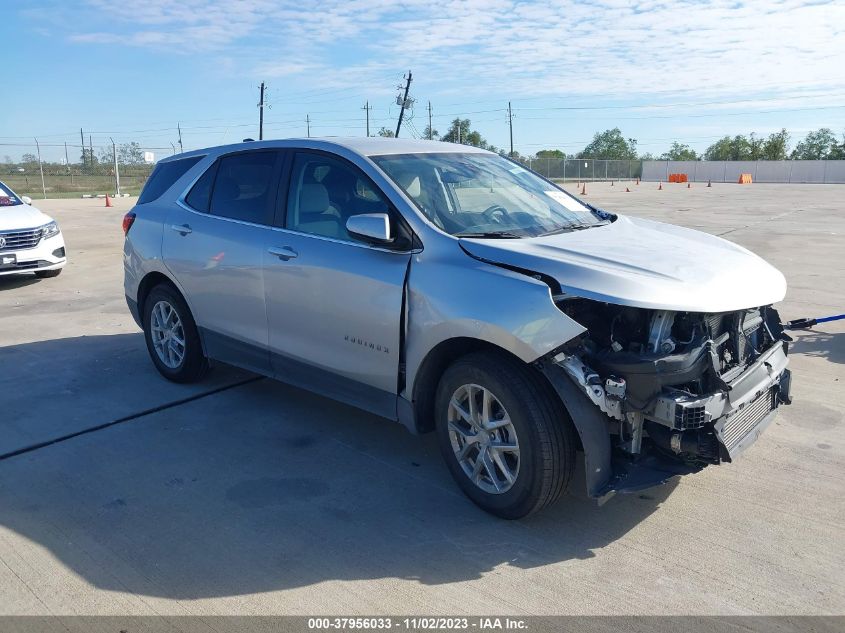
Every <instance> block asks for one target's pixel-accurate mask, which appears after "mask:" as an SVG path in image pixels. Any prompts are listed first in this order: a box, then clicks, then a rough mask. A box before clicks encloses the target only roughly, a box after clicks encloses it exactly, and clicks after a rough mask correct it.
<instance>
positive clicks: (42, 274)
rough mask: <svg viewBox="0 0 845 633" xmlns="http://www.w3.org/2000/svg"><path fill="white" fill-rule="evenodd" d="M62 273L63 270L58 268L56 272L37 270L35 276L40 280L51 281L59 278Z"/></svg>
mask: <svg viewBox="0 0 845 633" xmlns="http://www.w3.org/2000/svg"><path fill="white" fill-rule="evenodd" d="M61 272H62V269H61V268H56V269H55V270H36V271H35V276H36V277H38V278H39V279H50V278H52V277H58V276H59V273H61Z"/></svg>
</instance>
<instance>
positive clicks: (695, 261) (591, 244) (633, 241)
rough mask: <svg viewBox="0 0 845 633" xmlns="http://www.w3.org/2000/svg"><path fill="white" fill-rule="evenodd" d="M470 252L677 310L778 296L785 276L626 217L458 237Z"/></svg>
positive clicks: (568, 287) (614, 298) (716, 244)
mask: <svg viewBox="0 0 845 633" xmlns="http://www.w3.org/2000/svg"><path fill="white" fill-rule="evenodd" d="M460 242H461V246H462V247H463V249H464V250H465V251H466V252H467V253H469V254H470V255H471V256H473V257H476V258H478V259H482V260H484V261H487V262H491V263H494V264H500V265H504V266H507V267H511V268H517V269H522V270H526V271H530V272H534V273H542V274H545V275H549V276H550V277H553V278H554V279H555V280H556V281H557V282H558V283H559V284H560V286H561V288H562V290H563V291H564V292H565V293H567V294H572V295H576V296H579V297H585V298H589V299H596V300H599V301H606V302H608V303H614V304H618V305H627V306H635V307H639V308H650V309H655V310H675V311H679V312H729V311H734V310H742V309H744V308H751V307H757V306H762V305H768V304H771V303H775V302H777V301H780V300H781V299H783V297H784V295H785V294H786V280H785V279H784V277H783V275H782V274H781V273H780V271H778V270H777V269H776V268H774V267H773V266H771V265H770V264H768V263H767V262H765V261H764V260H763V259H761V258H760V257H758V256H757V255H755V254H754V253H752V252H750V251H748V250H746V249H744V248H742V247H741V246H738V245H736V244H733V243H732V242H728V241H727V240H723V239H722V238H719V237H715V236H713V235H708V234H707V233H701V232H699V231H694V230H692V229H686V228H683V227H679V226H674V225H671V224H663V223H662V222H653V221H651V220H643V219H639V218H632V217H627V216H617V218H616V220H615V221H614V222H612V223H610V224H607V225H604V226H598V227H594V228H591V229H584V230H580V231H573V232H569V233H560V234H557V235H548V236H543V237H534V238H527V239H474V238H464V239H461V240H460Z"/></svg>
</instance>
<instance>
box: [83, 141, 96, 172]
mask: <svg viewBox="0 0 845 633" xmlns="http://www.w3.org/2000/svg"><path fill="white" fill-rule="evenodd" d="M82 151H85V141H82ZM88 160H89V161H90V162H91V167H94V141H92V140H91V135H90V134H89V135H88Z"/></svg>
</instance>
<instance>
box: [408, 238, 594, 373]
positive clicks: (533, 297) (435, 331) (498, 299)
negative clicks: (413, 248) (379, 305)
mask: <svg viewBox="0 0 845 633" xmlns="http://www.w3.org/2000/svg"><path fill="white" fill-rule="evenodd" d="M422 256H424V253H423V254H421V255H420V256H418V257H417V258H415V260H414V262H413V263H412V265H411V271H410V275H409V280H408V299H407V301H408V306H407V307H408V309H407V315H408V325H407V336H406V356H405V362H406V372H407V374H406V375H407V380H406V382H405V384H406V385H407V386H412V385H414V381H415V379H416V376H417V372H418V371H419V369H420V366H421V364H422V362H423V360H424V359H425V357H426V355H427V354H428V352H429V351H431V350H432V349H434V348H435V347H436V346H437V345H438V344H440V343H442V342H444V341H447V340H449V339H457V338H469V339H476V340H480V341H484V342H486V343H490V344H492V345H495V346H496V347H499V348H501V349H503V350H505V351H507V352H509V353H511V354H513V355H514V356H516V357H518V358H520V359H521V360H522V361H523V362H525V363H531V362H534V361H535V360H537V359H538V358H540V357H542V356H544V355H546V354H548V353H549V352H551V351H553V350H555V349H556V348H558V347H560V346H561V345H563V344H564V343H566V342H567V341H570V340H571V339H573V338H574V337H576V336H578V335H579V334H581V333H582V332H584V331H585V329H584V327H583V326H581V325H580V324H579V323H577V322H575V321H573V320H572V319H571V318H569V317H568V316H567V315H565V314H564V313H563V312H561V311H560V310H559V309H558V308H557V306H555V304H554V301H553V299H552V295H551V289H550V288H549V286H547V285H546V284H545V283H543V282H542V281H539V280H537V279H534V278H532V277H529V276H528V275H524V274H520V273H516V272H513V271H510V270H506V269H503V268H499V267H497V266H494V265H492V264H487V263H484V262H480V261H478V260H475V259H472V258H470V257H468V256H467V255H465V254H464V253H463V252H460V253H459V254H458V255H457V256H456V257H455V258H454V260H451V259H449V260H446V261H443V260H441V261H425V262H421V261H420V257H422Z"/></svg>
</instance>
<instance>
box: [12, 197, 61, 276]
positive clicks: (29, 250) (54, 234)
mask: <svg viewBox="0 0 845 633" xmlns="http://www.w3.org/2000/svg"><path fill="white" fill-rule="evenodd" d="M66 263H67V256H66V254H65V241H64V238H63V237H62V232H61V231H60V230H59V225H58V224H57V223H56V221H55V220H53V218H51V217H50V216H49V215H45V214H44V213H41V211H39V210H38V209H36V208H35V207H33V206H32V200H31V199H30V198H29V197H27V196H18V195H17V194H16V193H15V192H14V191H12V190H11V189H10V188H9V187H7V186H6V185H5V184H3V183H2V182H0V276H2V275H13V274H15V273H25V272H34V273H35V275H36V276H37V277H56V276H57V275H58V274H59V273H60V272H62V268H64V265H65V264H66Z"/></svg>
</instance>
